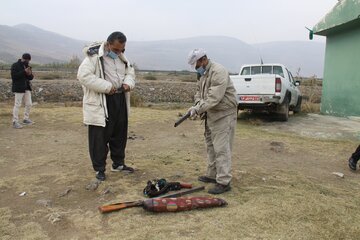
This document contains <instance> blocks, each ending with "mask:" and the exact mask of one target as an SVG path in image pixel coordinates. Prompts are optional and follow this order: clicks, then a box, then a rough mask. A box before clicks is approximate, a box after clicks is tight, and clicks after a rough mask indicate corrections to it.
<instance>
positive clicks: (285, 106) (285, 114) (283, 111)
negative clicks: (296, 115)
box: [278, 97, 289, 122]
mask: <svg viewBox="0 0 360 240" xmlns="http://www.w3.org/2000/svg"><path fill="white" fill-rule="evenodd" d="M278 114H279V120H280V121H283V122H286V121H287V120H289V98H288V97H287V98H285V99H284V102H283V103H282V104H281V105H280V107H279V112H278Z"/></svg>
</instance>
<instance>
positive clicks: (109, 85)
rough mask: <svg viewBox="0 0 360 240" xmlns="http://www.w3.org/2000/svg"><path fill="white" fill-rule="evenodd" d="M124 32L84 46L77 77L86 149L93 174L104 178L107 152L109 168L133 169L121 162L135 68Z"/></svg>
mask: <svg viewBox="0 0 360 240" xmlns="http://www.w3.org/2000/svg"><path fill="white" fill-rule="evenodd" d="M125 44H126V36H125V35H124V34H123V33H121V32H113V33H112V34H110V36H109V37H108V39H107V41H106V42H97V43H93V44H91V45H90V46H88V47H86V48H84V53H85V55H86V57H85V59H84V61H83V62H82V63H81V65H80V67H79V70H78V74H77V78H78V80H79V81H80V83H81V84H82V87H83V91H84V97H83V114H84V124H86V125H88V132H89V133H88V139H89V153H90V158H91V161H92V165H93V168H94V170H95V171H96V178H97V179H99V180H101V181H104V180H105V178H106V177H105V170H106V168H105V166H106V158H107V154H108V152H109V150H110V157H111V159H112V161H113V163H112V167H111V171H114V172H120V171H125V172H130V173H132V172H134V169H133V168H131V167H128V166H126V165H125V148H126V142H127V132H128V116H129V110H130V91H131V90H132V89H133V88H134V87H135V71H134V68H133V67H132V66H131V65H130V63H129V61H128V60H127V59H126V57H125V55H124V51H125Z"/></svg>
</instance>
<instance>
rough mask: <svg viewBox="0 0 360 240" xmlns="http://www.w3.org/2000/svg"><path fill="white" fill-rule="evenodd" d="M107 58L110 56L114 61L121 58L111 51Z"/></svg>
mask: <svg viewBox="0 0 360 240" xmlns="http://www.w3.org/2000/svg"><path fill="white" fill-rule="evenodd" d="M107 56H108V57H111V58H112V59H116V58H118V57H119V56H118V55H117V54H116V53H114V52H113V51H111V50H110V51H109V52H108V54H107Z"/></svg>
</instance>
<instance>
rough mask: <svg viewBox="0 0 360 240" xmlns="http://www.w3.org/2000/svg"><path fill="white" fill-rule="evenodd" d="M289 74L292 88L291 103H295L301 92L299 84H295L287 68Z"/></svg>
mask: <svg viewBox="0 0 360 240" xmlns="http://www.w3.org/2000/svg"><path fill="white" fill-rule="evenodd" d="M286 71H287V73H288V76H289V83H290V89H291V102H290V104H291V105H295V104H296V102H297V99H298V96H299V93H298V91H297V86H295V81H294V78H293V76H292V74H291V72H290V71H289V70H287V69H286Z"/></svg>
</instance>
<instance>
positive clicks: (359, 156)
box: [351, 145, 360, 161]
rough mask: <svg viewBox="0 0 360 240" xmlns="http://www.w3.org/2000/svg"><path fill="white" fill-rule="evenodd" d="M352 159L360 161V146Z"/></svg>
mask: <svg viewBox="0 0 360 240" xmlns="http://www.w3.org/2000/svg"><path fill="white" fill-rule="evenodd" d="M351 157H352V158H353V159H354V160H355V161H359V159H360V145H359V146H358V147H357V149H356V150H355V152H354V153H353V154H352V155H351Z"/></svg>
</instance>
